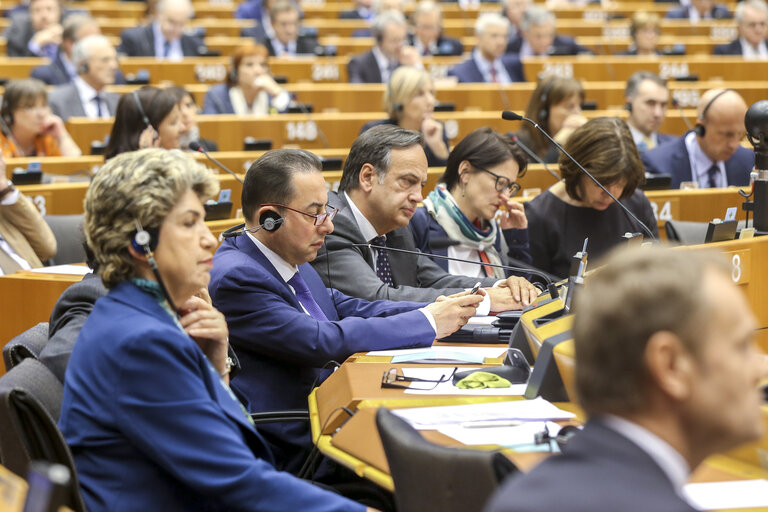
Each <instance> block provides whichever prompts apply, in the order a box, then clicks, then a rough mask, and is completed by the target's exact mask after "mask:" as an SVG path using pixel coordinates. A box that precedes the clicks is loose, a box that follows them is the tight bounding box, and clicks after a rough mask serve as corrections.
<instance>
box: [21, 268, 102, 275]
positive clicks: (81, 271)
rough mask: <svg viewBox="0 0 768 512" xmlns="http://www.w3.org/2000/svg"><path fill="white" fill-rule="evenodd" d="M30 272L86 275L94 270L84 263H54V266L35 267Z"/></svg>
mask: <svg viewBox="0 0 768 512" xmlns="http://www.w3.org/2000/svg"><path fill="white" fill-rule="evenodd" d="M30 272H37V273H38V274H66V275H69V276H84V275H85V274H90V273H91V272H93V270H91V269H90V268H88V267H86V266H83V265H54V266H52V267H40V268H33V269H32V270H31V271H30Z"/></svg>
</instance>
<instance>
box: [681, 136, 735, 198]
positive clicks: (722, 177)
mask: <svg viewBox="0 0 768 512" xmlns="http://www.w3.org/2000/svg"><path fill="white" fill-rule="evenodd" d="M685 148H686V149H687V150H688V161H689V162H690V164H691V174H692V175H693V180H694V181H696V182H698V183H699V188H709V172H708V171H709V168H710V167H712V164H713V163H715V162H713V161H712V160H710V159H709V157H708V156H707V155H705V154H704V151H702V149H701V147H700V146H699V140H698V138H697V137H696V133H695V132H690V133H689V134H688V135H686V136H685ZM717 167H718V169H720V174H718V175H717V178H715V181H716V184H717V186H718V187H727V186H728V177H727V175H726V174H725V162H717Z"/></svg>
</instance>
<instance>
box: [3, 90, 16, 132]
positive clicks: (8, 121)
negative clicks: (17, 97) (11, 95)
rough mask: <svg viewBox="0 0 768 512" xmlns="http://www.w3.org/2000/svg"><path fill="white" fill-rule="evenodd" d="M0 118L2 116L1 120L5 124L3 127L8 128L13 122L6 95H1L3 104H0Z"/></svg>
mask: <svg viewBox="0 0 768 512" xmlns="http://www.w3.org/2000/svg"><path fill="white" fill-rule="evenodd" d="M0 118H2V120H3V122H4V123H5V124H6V126H5V127H4V128H7V129H8V130H10V129H11V125H12V124H13V114H12V113H11V105H10V102H9V101H8V97H7V95H3V104H2V106H0Z"/></svg>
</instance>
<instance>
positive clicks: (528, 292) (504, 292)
mask: <svg viewBox="0 0 768 512" xmlns="http://www.w3.org/2000/svg"><path fill="white" fill-rule="evenodd" d="M486 291H487V292H488V296H489V297H490V298H491V311H509V310H512V309H523V308H524V307H526V306H528V305H530V304H531V302H533V301H534V299H536V297H538V296H539V294H540V293H541V290H539V289H538V288H536V287H535V286H533V285H532V284H531V283H529V282H528V280H527V279H525V278H522V277H518V276H511V277H508V278H507V279H506V280H505V281H503V282H502V283H500V284H499V286H496V287H494V288H486Z"/></svg>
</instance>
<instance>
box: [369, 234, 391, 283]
mask: <svg viewBox="0 0 768 512" xmlns="http://www.w3.org/2000/svg"><path fill="white" fill-rule="evenodd" d="M370 243H371V245H379V246H381V247H386V246H387V237H386V235H385V236H377V237H376V238H373V239H371V242H370ZM377 250H378V252H379V255H378V256H377V257H376V275H377V276H379V279H381V281H382V282H383V283H386V284H388V285H389V286H394V282H393V281H392V267H390V266H389V253H388V252H387V251H384V250H381V249H377Z"/></svg>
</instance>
